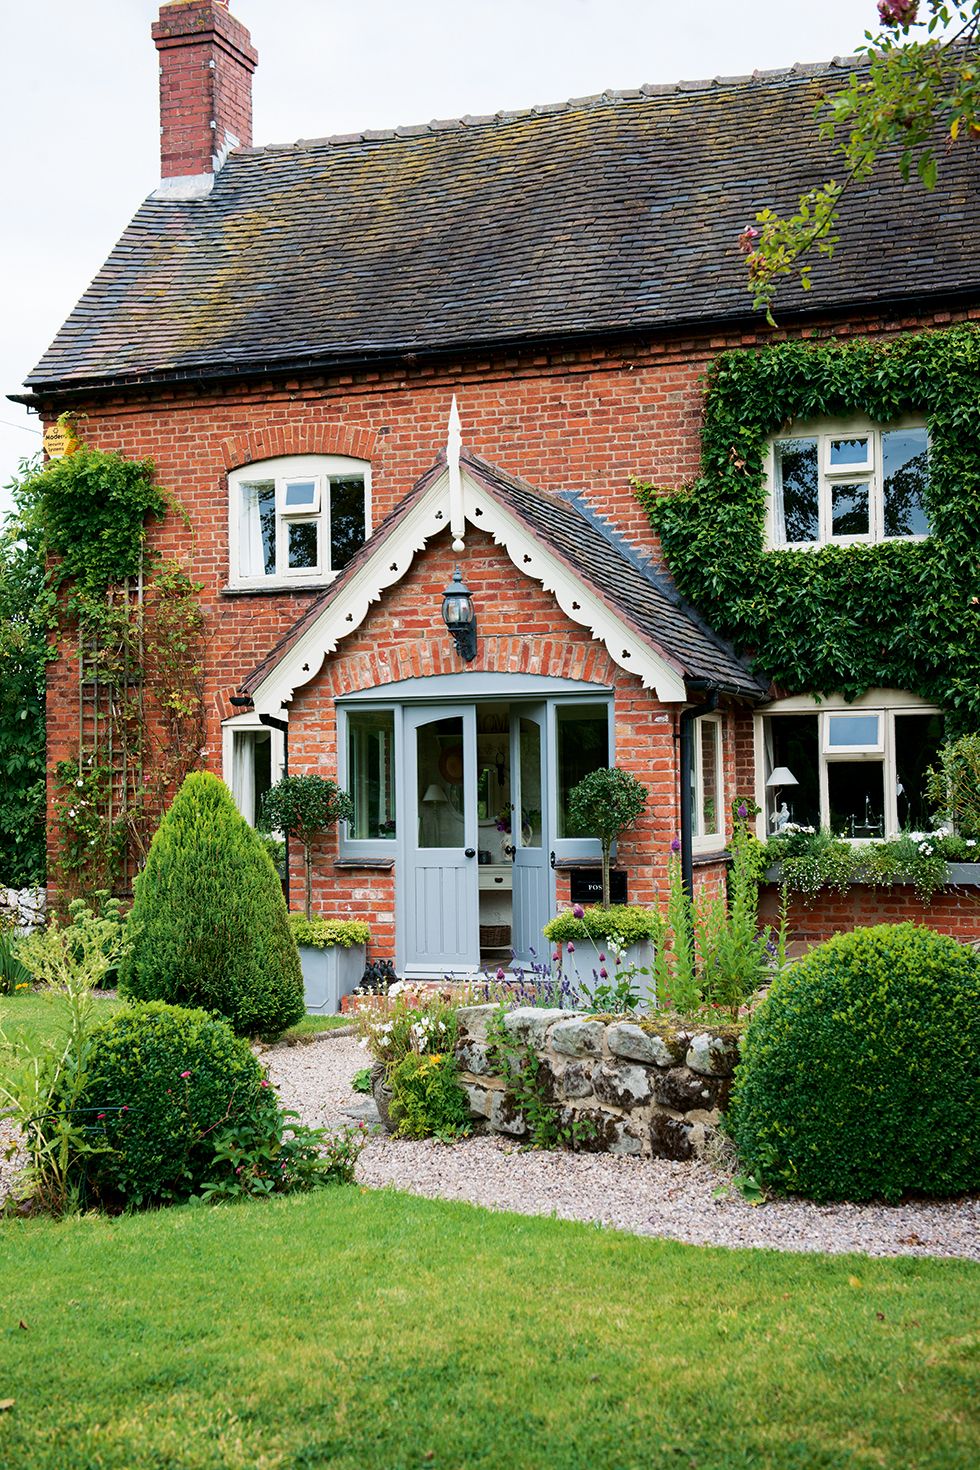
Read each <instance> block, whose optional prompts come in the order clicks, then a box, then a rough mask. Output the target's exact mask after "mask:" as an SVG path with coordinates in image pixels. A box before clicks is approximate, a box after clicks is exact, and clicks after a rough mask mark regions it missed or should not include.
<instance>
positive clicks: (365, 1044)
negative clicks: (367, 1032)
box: [357, 1036, 368, 1051]
mask: <svg viewBox="0 0 980 1470" xmlns="http://www.w3.org/2000/svg"><path fill="white" fill-rule="evenodd" d="M357 1044H358V1046H359V1047H360V1048H361V1051H367V1049H368V1039H367V1037H366V1036H362V1037H361V1039H360V1041H359V1042H358V1043H357Z"/></svg>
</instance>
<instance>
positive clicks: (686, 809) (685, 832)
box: [678, 684, 718, 899]
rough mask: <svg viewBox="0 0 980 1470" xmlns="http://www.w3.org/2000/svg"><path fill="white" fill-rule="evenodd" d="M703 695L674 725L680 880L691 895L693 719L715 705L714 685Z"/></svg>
mask: <svg viewBox="0 0 980 1470" xmlns="http://www.w3.org/2000/svg"><path fill="white" fill-rule="evenodd" d="M704 689H705V694H706V695H707V698H706V699H705V701H704V703H703V704H696V705H694V706H693V707H692V708H691V709H686V710H682V712H681V718H680V725H679V729H678V734H679V739H680V755H681V758H680V768H681V773H680V774H681V832H680V837H681V882H682V883H683V885H684V892H685V893H686V894H687V896H688V898H690V899H693V898H694V852H693V846H692V831H691V775H692V772H693V770H694V721H695V720H700V719H702V718H703V717H704V716H705V715H710V714H712V713H713V712H714V711H715V710H716V709H717V708H718V689H717V687H716V686H715V685H713V684H706V685H705V686H704Z"/></svg>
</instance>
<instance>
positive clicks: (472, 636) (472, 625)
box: [442, 567, 476, 664]
mask: <svg viewBox="0 0 980 1470" xmlns="http://www.w3.org/2000/svg"><path fill="white" fill-rule="evenodd" d="M442 620H443V622H444V623H445V625H446V627H447V628H448V629H449V631H450V633H451V634H452V637H453V642H454V643H455V645H456V652H457V653H458V654H459V656H460V658H461V659H462V660H463V663H464V664H471V663H472V662H473V660H474V659H475V658H476V612H475V611H474V609H473V598H472V597H471V596H470V589H469V588H468V587H467V585H466V583H465V582H464V581H463V578H462V574H461V573H460V570H459V567H457V568H456V570H455V571H454V572H453V580H452V581H451V582H450V584H449V586H448V587H447V588H446V590H445V592H444V593H443V595H442Z"/></svg>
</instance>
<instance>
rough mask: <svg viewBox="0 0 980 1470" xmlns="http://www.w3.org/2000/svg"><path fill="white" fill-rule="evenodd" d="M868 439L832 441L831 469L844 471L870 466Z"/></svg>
mask: <svg viewBox="0 0 980 1470" xmlns="http://www.w3.org/2000/svg"><path fill="white" fill-rule="evenodd" d="M870 463H871V461H870V459H869V458H868V441H867V439H831V441H830V468H831V469H844V468H848V469H849V468H851V467H853V466H854V465H860V466H861V467H862V468H867V467H869V466H870Z"/></svg>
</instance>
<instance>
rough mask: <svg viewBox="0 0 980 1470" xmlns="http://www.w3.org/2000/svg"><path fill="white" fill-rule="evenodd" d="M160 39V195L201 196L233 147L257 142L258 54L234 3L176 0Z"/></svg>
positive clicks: (159, 27)
mask: <svg viewBox="0 0 980 1470" xmlns="http://www.w3.org/2000/svg"><path fill="white" fill-rule="evenodd" d="M153 40H154V42H155V44H156V48H157V50H158V51H159V53H160V175H161V181H162V182H161V185H160V189H159V190H158V191H157V192H158V194H161V195H164V196H165V197H170V198H173V197H183V198H194V197H198V196H200V195H203V194H206V193H208V192H209V190H210V189H211V186H212V185H213V183H214V175H215V174H216V173H217V172H218V170H219V169H220V168H221V165H222V164H223V163H224V160H225V157H226V155H227V153H228V151H229V149H230V148H237V147H242V148H248V147H250V146H251V143H252V73H253V71H254V70H255V67H256V64H257V62H258V59H259V58H258V53H257V52H256V50H255V48H254V47H253V46H252V43H251V38H250V36H249V33H248V31H247V30H246V29H245V27H244V26H243V25H242V23H241V21H238V20H236V19H235V17H234V16H233V15H230V14H229V12H228V0H169V3H166V4H163V5H161V6H160V19H159V20H158V21H155V22H154V24H153Z"/></svg>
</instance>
